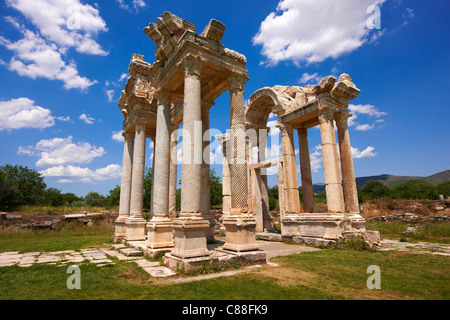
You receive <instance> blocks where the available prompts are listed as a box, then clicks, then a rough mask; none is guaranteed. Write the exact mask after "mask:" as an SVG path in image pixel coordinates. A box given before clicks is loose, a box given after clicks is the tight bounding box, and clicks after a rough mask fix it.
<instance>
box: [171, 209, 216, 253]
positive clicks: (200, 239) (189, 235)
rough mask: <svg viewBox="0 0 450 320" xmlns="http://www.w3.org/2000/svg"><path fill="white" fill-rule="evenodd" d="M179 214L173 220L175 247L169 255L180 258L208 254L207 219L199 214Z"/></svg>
mask: <svg viewBox="0 0 450 320" xmlns="http://www.w3.org/2000/svg"><path fill="white" fill-rule="evenodd" d="M180 216H181V217H180V218H178V219H177V220H175V221H174V222H173V230H174V233H175V247H174V249H173V250H172V252H171V253H170V255H172V256H175V257H178V258H182V259H185V258H198V257H204V256H209V251H208V248H207V247H206V244H207V243H206V233H207V232H208V229H209V226H210V225H209V221H208V220H205V219H203V218H202V216H201V214H198V215H192V214H191V216H189V214H185V215H184V216H183V213H181V214H180Z"/></svg>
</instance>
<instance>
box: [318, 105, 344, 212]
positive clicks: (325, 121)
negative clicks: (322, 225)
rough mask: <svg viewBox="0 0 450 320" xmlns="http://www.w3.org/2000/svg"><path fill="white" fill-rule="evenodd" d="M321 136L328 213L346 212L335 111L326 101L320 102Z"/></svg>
mask: <svg viewBox="0 0 450 320" xmlns="http://www.w3.org/2000/svg"><path fill="white" fill-rule="evenodd" d="M319 123H320V136H321V139H322V157H323V170H324V176H325V189H326V193H327V205H328V212H330V213H338V212H344V210H345V206H344V195H343V192H342V185H341V175H340V172H339V163H338V161H337V159H338V155H337V146H336V138H335V134H334V125H333V109H332V105H331V104H330V103H327V102H326V101H320V102H319Z"/></svg>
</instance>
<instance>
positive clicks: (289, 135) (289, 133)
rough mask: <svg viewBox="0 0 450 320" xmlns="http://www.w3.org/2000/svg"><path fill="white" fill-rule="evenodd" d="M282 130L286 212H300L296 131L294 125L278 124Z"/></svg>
mask: <svg viewBox="0 0 450 320" xmlns="http://www.w3.org/2000/svg"><path fill="white" fill-rule="evenodd" d="M278 127H279V128H280V130H281V145H282V149H283V171H284V173H283V177H284V179H283V180H284V188H285V195H286V196H285V200H286V202H285V205H286V214H288V215H289V214H298V213H300V197H299V193H298V177H297V161H296V160H295V148H294V132H293V128H292V125H290V124H289V123H283V124H280V125H278Z"/></svg>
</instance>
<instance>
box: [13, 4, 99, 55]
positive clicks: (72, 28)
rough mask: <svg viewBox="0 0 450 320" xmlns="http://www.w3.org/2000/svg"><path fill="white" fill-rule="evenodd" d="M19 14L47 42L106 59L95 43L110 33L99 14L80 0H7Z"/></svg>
mask: <svg viewBox="0 0 450 320" xmlns="http://www.w3.org/2000/svg"><path fill="white" fill-rule="evenodd" d="M6 4H7V5H8V6H10V7H13V8H14V9H16V10H18V11H20V12H21V13H22V14H23V15H24V16H25V17H26V18H27V19H28V20H29V21H31V23H32V24H33V25H34V26H35V27H36V28H37V29H38V30H39V33H40V34H41V35H42V36H43V37H45V39H47V40H48V41H51V42H54V43H55V44H57V45H58V46H60V47H63V48H70V47H75V49H76V50H77V51H78V52H79V53H86V54H93V55H107V54H108V53H107V52H106V51H104V50H103V49H102V48H101V46H100V45H99V44H98V43H97V42H96V41H95V40H93V37H95V36H96V35H97V34H98V33H99V32H101V31H107V30H108V29H107V28H106V23H105V21H104V20H103V19H102V17H101V16H100V13H99V10H98V9H96V8H94V7H92V6H90V5H89V4H82V3H81V2H80V1H79V0H64V1H58V0H6Z"/></svg>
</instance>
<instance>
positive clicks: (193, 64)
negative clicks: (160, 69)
mask: <svg viewBox="0 0 450 320" xmlns="http://www.w3.org/2000/svg"><path fill="white" fill-rule="evenodd" d="M182 66H183V68H184V73H185V75H186V76H197V77H200V70H201V68H202V60H201V59H200V58H199V57H195V56H193V55H191V54H189V55H187V56H186V57H185V58H184V59H183V61H182Z"/></svg>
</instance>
